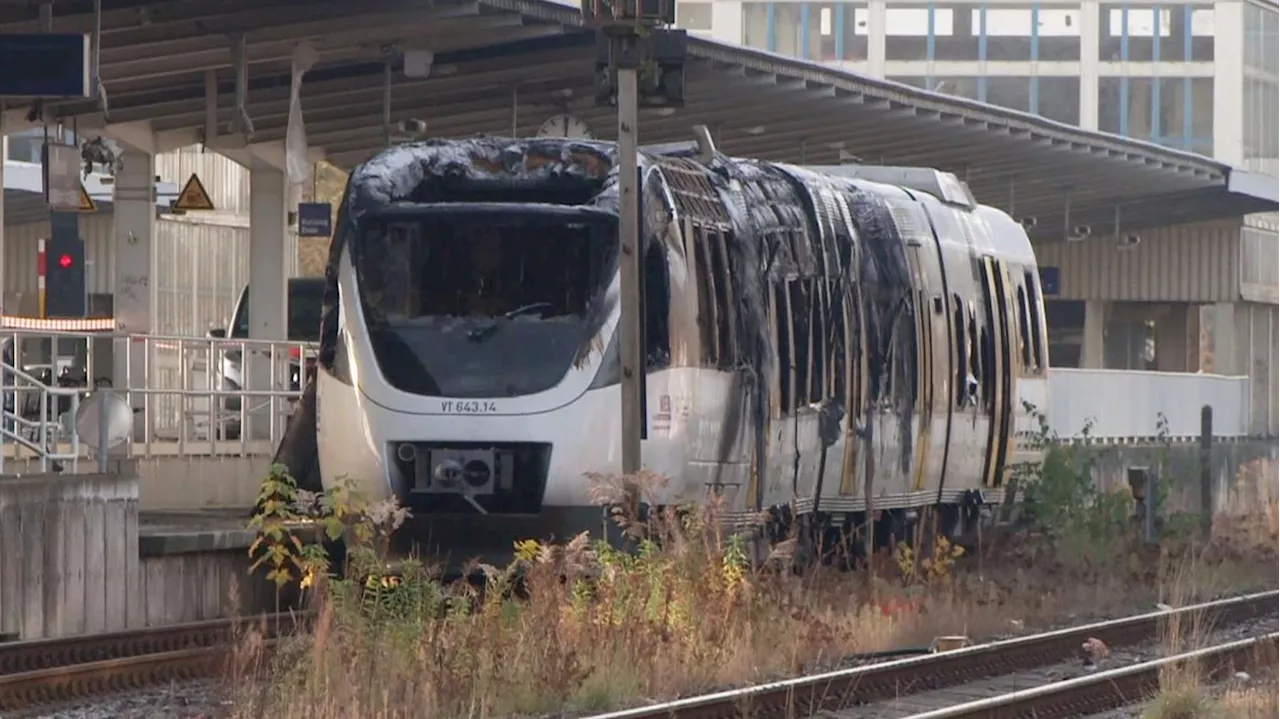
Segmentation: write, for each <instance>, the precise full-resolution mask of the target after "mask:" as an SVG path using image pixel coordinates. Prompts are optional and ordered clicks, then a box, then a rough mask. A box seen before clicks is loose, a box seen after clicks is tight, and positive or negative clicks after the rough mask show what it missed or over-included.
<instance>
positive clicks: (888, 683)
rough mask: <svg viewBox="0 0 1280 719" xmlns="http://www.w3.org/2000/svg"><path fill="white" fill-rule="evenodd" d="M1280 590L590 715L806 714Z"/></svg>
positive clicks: (1068, 650) (761, 718) (1243, 618)
mask: <svg viewBox="0 0 1280 719" xmlns="http://www.w3.org/2000/svg"><path fill="white" fill-rule="evenodd" d="M1278 607H1280V591H1275V590H1273V591H1268V592H1259V593H1256V594H1248V595H1244V596H1240V597H1233V598H1229V599H1223V600H1217V601H1211V602H1203V603H1201V604H1195V605H1192V606H1188V607H1181V608H1178V609H1172V610H1165V611H1157V612H1150V613H1147V614H1140V615H1136V616H1131V617H1125V618H1122V619H1114V620H1109V621H1105V622H1098V623H1095V624H1087V625H1084V626H1079V627H1069V628H1067V629H1059V630H1056V631H1052V632H1046V633H1043V634H1036V635H1033V636H1029V637H1019V638H1015V639H1006V640H1002V641H997V642H991V643H989V644H980V645H976V646H970V647H966V648H963V649H955V650H952V651H948V652H942V653H938V654H930V655H926V656H920V657H911V658H908V659H900V660H896V661H888V662H883V663H879V664H871V665H867V666H861V667H854V668H851V669H841V670H836V671H830V672H824V673H821V674H814V675H810V676H805V677H798V678H795V679H786V680H782V681H776V682H770V683H767V684H760V685H756V686H751V687H744V688H742V689H734V690H729V691H723V692H717V693H714V694H706V695H702V696H695V697H689V698H686V699H678V700H675V701H670V702H664V703H661V704H653V705H650V706H644V707H636V708H634V709H626V710H622V711H617V712H610V713H607V714H600V715H596V716H593V717H589V719H739V717H741V716H744V715H751V716H753V717H755V718H756V719H767V718H769V717H805V716H812V715H814V714H817V713H819V712H824V711H839V710H841V709H844V708H846V707H849V706H852V705H857V704H866V703H871V702H877V701H885V700H889V699H895V698H898V697H901V696H905V695H907V694H914V693H918V692H922V691H928V690H931V689H943V688H946V687H952V686H956V685H959V684H965V683H968V682H971V681H976V680H979V679H985V678H989V677H995V676H1001V675H1005V674H1010V673H1013V672H1015V671H1020V670H1024V669H1030V668H1034V667H1040V666H1050V665H1053V664H1057V663H1059V662H1062V661H1067V660H1070V659H1073V658H1076V657H1079V656H1080V652H1081V644H1083V643H1084V641H1085V640H1086V639H1090V638H1096V639H1099V640H1101V641H1102V642H1103V643H1105V644H1106V645H1108V646H1110V647H1123V646H1133V645H1136V644H1142V643H1144V642H1148V641H1152V640H1156V639H1158V638H1159V637H1160V636H1161V632H1162V630H1163V628H1164V627H1165V626H1166V623H1167V622H1169V621H1171V620H1178V621H1187V620H1191V619H1192V618H1195V617H1204V618H1205V620H1206V621H1207V622H1208V623H1210V624H1211V625H1213V626H1223V625H1230V624H1239V623H1242V622H1247V621H1250V620H1253V619H1258V618H1261V617H1266V616H1275V615H1276V613H1277V608H1278Z"/></svg>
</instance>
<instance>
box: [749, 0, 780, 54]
mask: <svg viewBox="0 0 1280 719" xmlns="http://www.w3.org/2000/svg"><path fill="white" fill-rule="evenodd" d="M772 8H773V3H763V2H744V3H742V44H743V45H746V46H747V47H754V48H757V49H760V50H768V49H769V33H770V32H771V31H772V30H773V17H772V15H773V13H772V12H771V10H772Z"/></svg>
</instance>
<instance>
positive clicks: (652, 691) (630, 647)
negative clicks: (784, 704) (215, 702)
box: [228, 502, 1276, 719]
mask: <svg viewBox="0 0 1280 719" xmlns="http://www.w3.org/2000/svg"><path fill="white" fill-rule="evenodd" d="M715 513H716V507H715V506H714V505H712V506H709V507H705V508H702V509H700V510H699V511H697V512H695V513H693V514H691V515H688V516H686V517H683V518H678V517H676V516H674V515H673V514H666V515H663V516H661V517H659V518H657V519H656V520H655V521H654V522H653V523H652V525H651V526H649V527H648V530H649V532H650V536H653V537H656V538H657V540H658V541H657V542H656V543H650V542H647V541H644V542H641V543H640V551H639V552H637V553H633V554H630V555H624V554H621V553H618V552H616V551H613V550H610V549H608V548H607V547H603V546H598V545H592V544H590V543H589V542H588V541H587V540H586V538H585V537H579V538H575V539H574V540H572V541H570V542H568V543H567V544H564V545H560V546H544V545H538V544H536V543H534V542H530V543H527V544H523V545H522V546H520V547H517V550H518V551H517V554H518V555H519V558H518V559H517V560H516V561H515V562H513V564H512V565H511V566H509V567H503V568H497V567H481V569H482V570H483V571H484V573H485V575H486V576H487V577H488V580H487V587H486V588H485V590H484V591H477V589H476V588H475V587H473V586H471V585H466V584H451V585H444V584H441V583H439V582H437V581H434V580H433V579H432V578H431V576H430V572H429V571H428V570H427V569H426V568H422V567H420V566H418V565H417V564H416V563H414V562H407V563H406V564H405V565H404V567H403V578H402V580H401V581H400V582H399V584H397V585H395V586H386V585H385V584H383V583H379V582H377V581H374V582H372V583H370V584H368V585H367V586H361V585H360V584H359V583H357V582H354V581H352V580H334V581H330V582H328V583H327V584H326V583H324V582H321V584H320V585H319V586H316V587H313V588H312V589H311V590H309V591H310V592H311V593H312V595H313V598H314V599H315V600H316V603H317V605H318V606H319V607H320V618H319V620H318V625H317V627H316V628H315V631H314V632H312V633H311V634H309V635H307V636H304V637H300V638H296V639H293V640H289V641H288V642H286V643H285V644H283V645H282V646H281V647H280V649H279V651H278V652H277V655H276V657H275V659H274V661H271V662H267V661H266V660H265V659H264V658H263V657H264V653H263V651H262V649H263V647H262V642H261V639H260V638H259V637H258V635H256V634H254V633H252V632H251V633H250V634H249V635H248V636H247V637H246V639H245V640H244V641H243V642H242V643H241V647H240V650H239V651H238V652H237V656H236V658H235V661H234V666H233V668H232V670H231V671H230V672H229V674H228V680H229V683H230V685H231V687H232V689H233V691H232V694H233V696H234V712H233V713H234V715H235V716H237V717H245V718H247V717H259V716H272V717H273V718H277V719H289V718H291V717H309V718H310V717H320V718H322V719H339V718H347V717H351V718H356V717H359V718H361V719H364V718H369V719H381V718H384V717H387V718H390V717H409V716H433V717H462V716H465V717H476V718H482V717H483V718H487V717H506V716H531V715H542V714H548V713H552V712H561V711H567V712H569V713H579V714H581V713H587V712H592V711H600V710H606V709H610V708H617V707H619V706H624V705H628V704H635V703H637V702H639V701H644V700H657V699H663V698H671V697H676V696H685V695H689V694H693V693H698V692H701V691H707V690H710V689H714V688H723V687H726V686H733V685H743V684H747V683H752V682H758V681H763V680H766V679H771V678H777V677H780V676H784V675H795V674H798V673H802V672H805V671H812V670H814V669H815V668H820V667H822V668H825V667H830V666H832V665H833V664H836V663H838V662H839V660H840V658H841V657H846V656H847V655H849V654H852V653H857V652H868V651H876V650H883V649H890V648H901V647H903V646H920V645H925V644H927V643H928V642H929V640H931V639H932V638H933V637H935V636H938V635H950V634H964V635H969V636H972V637H986V636H991V635H996V634H1008V633H1013V632H1015V631H1017V630H1020V629H1025V630H1030V629H1032V628H1036V627H1039V626H1043V625H1046V624H1050V623H1062V622H1064V621H1070V622H1073V623H1074V622H1080V621H1084V620H1086V619H1089V618H1094V617H1098V616H1103V615H1110V616H1114V615H1117V614H1123V613H1127V612H1130V611H1133V610H1134V609H1138V608H1150V607H1151V605H1152V604H1153V603H1154V602H1155V601H1157V600H1162V601H1165V602H1167V603H1173V604H1185V603H1190V602H1193V601H1196V600H1199V599H1202V598H1205V597H1206V596H1208V595H1212V594H1216V593H1220V592H1222V591H1225V590H1241V589H1257V588H1263V587H1270V586H1275V584H1276V576H1275V570H1276V543H1275V524H1274V517H1275V516H1276V513H1275V506H1274V502H1272V503H1270V504H1268V505H1267V507H1266V513H1265V515H1266V517H1270V518H1271V519H1266V518H1265V517H1264V518H1262V519H1259V520H1258V521H1256V522H1253V523H1251V524H1246V523H1242V522H1241V521H1240V520H1241V518H1240V517H1232V518H1230V520H1229V522H1230V527H1231V529H1230V530H1229V531H1228V530H1227V529H1225V528H1224V529H1223V531H1221V532H1218V533H1217V534H1215V538H1214V540H1213V543H1212V544H1211V545H1210V546H1208V547H1206V548H1198V549H1194V550H1187V551H1182V550H1179V551H1175V550H1173V549H1170V548H1169V547H1160V548H1154V549H1151V548H1140V547H1136V546H1135V547H1134V548H1133V549H1132V551H1131V552H1130V553H1129V555H1128V556H1127V557H1125V558H1124V559H1123V560H1121V561H1117V562H1114V563H1113V566H1111V567H1110V568H1105V569H1096V568H1095V569H1090V570H1088V572H1087V573H1085V574H1080V573H1079V571H1081V570H1077V569H1072V570H1068V569H1065V568H1063V567H1061V566H1055V565H1053V563H1051V562H1046V561H1045V560H1044V556H1046V555H1045V554H1044V553H1037V552H1036V551H1035V550H1034V549H1033V548H1032V545H1034V544H1035V543H1036V542H1037V541H1042V540H1040V539H1037V538H1035V537H1030V538H1026V537H1024V538H1021V539H1020V540H1019V541H1016V542H1006V543H1003V544H1004V545H1005V547H1007V548H1005V549H1003V550H999V551H998V552H997V553H979V555H978V556H966V557H963V558H961V559H960V560H959V561H958V562H956V563H955V564H954V565H953V564H951V563H950V562H949V561H945V560H943V559H939V558H915V559H916V560H923V559H935V560H936V561H937V564H936V566H940V567H941V569H940V570H939V571H933V572H929V573H922V572H919V571H904V570H905V567H899V566H898V565H899V564H900V563H901V560H902V558H903V555H902V554H901V553H899V554H898V555H897V556H896V559H898V560H899V561H898V562H895V561H894V559H895V557H894V556H892V553H891V552H890V554H891V556H888V557H882V558H879V561H877V562H875V563H873V567H875V571H876V575H877V576H876V579H875V581H874V582H872V583H867V582H865V581H864V580H863V577H862V576H860V575H859V574H851V573H842V572H838V571H835V570H828V569H822V570H817V571H813V572H810V573H808V574H807V575H805V576H795V575H793V574H791V573H789V572H778V571H769V570H768V569H765V570H756V569H752V568H751V567H750V566H749V564H748V562H747V561H746V551H745V549H746V548H745V546H744V545H743V543H742V541H741V540H739V539H738V538H737V537H733V536H727V535H725V534H723V533H722V532H721V531H720V530H719V529H718V528H717V524H716V522H715V521H714V519H715ZM381 515H382V516H384V517H385V516H388V513H387V512H386V511H381ZM1224 521H1225V520H1224ZM625 526H626V527H627V528H628V530H629V531H631V532H633V533H634V532H636V531H637V529H638V527H637V526H636V525H635V523H631V522H628V523H625ZM1246 526H1248V527H1252V528H1253V529H1251V530H1249V531H1248V532H1244V530H1243V529H1242V528H1243V527H1246ZM1268 532H1269V535H1268V534H1267V533H1268ZM1259 533H1261V534H1259ZM1268 536H1269V539H1268ZM374 544H376V542H370V545H371V546H372V545H374ZM362 557H363V558H362ZM351 561H352V562H353V565H355V572H354V576H364V575H365V574H367V573H368V572H369V571H370V568H371V567H374V566H380V565H378V564H377V558H376V557H375V556H374V553H373V552H372V551H370V552H368V553H367V555H362V554H361V552H360V551H357V550H353V551H352V553H351ZM362 563H363V564H362ZM1072 572H1076V573H1072ZM517 575H519V576H520V582H521V589H522V595H523V597H522V598H521V599H519V600H516V599H511V598H510V596H511V591H510V590H512V589H513V587H514V585H515V583H516V577H517ZM1198 631H1200V630H1199V629H1197V628H1188V627H1183V628H1177V632H1178V634H1179V636H1183V635H1187V636H1196V632H1198ZM1188 632H1189V634H1188ZM263 673H265V674H266V676H267V677H268V678H269V680H268V681H266V682H260V681H251V680H250V678H251V677H254V676H261V675H262V674H263ZM1172 700H1173V696H1172V694H1170V700H1169V701H1172ZM1224 701H1225V699H1224ZM1233 701H1234V700H1233ZM1174 716H1182V715H1180V714H1173V715H1168V716H1165V715H1160V717H1159V719H1172V717H1174ZM1195 716H1198V715H1195Z"/></svg>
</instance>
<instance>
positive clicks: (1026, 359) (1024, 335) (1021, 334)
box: [1018, 287, 1036, 372]
mask: <svg viewBox="0 0 1280 719" xmlns="http://www.w3.org/2000/svg"><path fill="white" fill-rule="evenodd" d="M1030 320H1031V317H1030V315H1029V313H1028V311H1027V290H1026V288H1025V287H1019V288H1018V352H1019V354H1021V355H1022V366H1023V368H1024V369H1025V370H1026V371H1028V372H1035V371H1036V362H1035V358H1034V357H1033V356H1032V353H1031V321H1030Z"/></svg>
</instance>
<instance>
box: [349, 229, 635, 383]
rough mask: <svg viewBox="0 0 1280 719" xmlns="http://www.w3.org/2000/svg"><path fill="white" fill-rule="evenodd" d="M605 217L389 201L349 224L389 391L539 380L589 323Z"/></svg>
mask: <svg viewBox="0 0 1280 719" xmlns="http://www.w3.org/2000/svg"><path fill="white" fill-rule="evenodd" d="M614 226H615V221H614V219H613V218H612V217H611V216H609V215H606V214H604V213H600V212H597V211H593V210H582V209H577V208H561V207H557V206H549V207H547V208H539V207H538V206H528V205H525V206H503V205H474V204H470V205H457V206H454V207H450V208H443V207H442V206H440V205H434V206H431V205H427V206H419V210H418V211H416V212H415V211H414V210H413V209H405V208H399V209H398V210H397V211H396V212H389V213H384V214H382V215H380V216H379V217H376V218H371V219H366V220H364V221H362V222H361V227H362V242H361V243H360V246H361V247H360V252H359V257H358V258H357V263H356V264H357V269H358V278H359V285H360V295H361V299H362V303H363V305H364V312H365V318H366V322H367V324H368V326H369V330H370V338H371V341H372V343H373V346H374V352H375V355H376V356H377V358H378V364H379V366H380V368H381V369H382V373H383V375H384V376H385V377H386V378H387V380H388V381H389V382H390V383H391V384H392V385H393V386H395V387H396V388H398V389H400V390H402V391H407V392H413V393H416V394H425V395H434V396H446V397H513V396H519V395H524V394H532V393H535V392H541V391H543V390H546V389H549V388H550V387H553V386H555V385H556V384H558V383H559V381H560V380H561V378H563V377H564V375H565V373H566V372H567V371H568V370H569V369H570V368H571V367H572V365H573V362H574V359H575V358H576V357H577V356H578V354H579V352H580V350H581V349H582V348H583V346H584V344H586V343H587V342H589V341H590V340H591V339H592V338H593V337H594V336H595V334H596V332H597V331H598V329H599V324H600V321H601V303H602V302H603V295H604V291H605V289H606V288H607V287H608V285H609V281H610V279H611V278H612V276H613V273H614V271H615V267H616V244H617V243H616V236H615V230H614Z"/></svg>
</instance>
